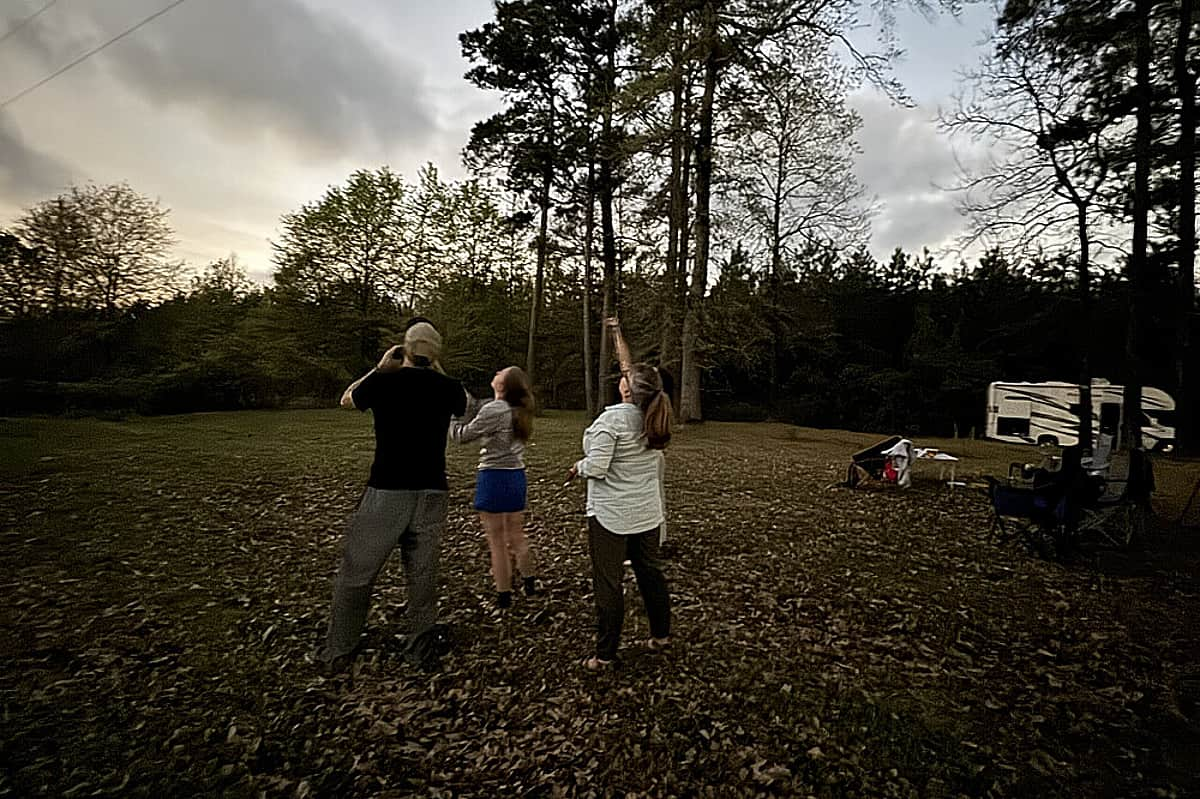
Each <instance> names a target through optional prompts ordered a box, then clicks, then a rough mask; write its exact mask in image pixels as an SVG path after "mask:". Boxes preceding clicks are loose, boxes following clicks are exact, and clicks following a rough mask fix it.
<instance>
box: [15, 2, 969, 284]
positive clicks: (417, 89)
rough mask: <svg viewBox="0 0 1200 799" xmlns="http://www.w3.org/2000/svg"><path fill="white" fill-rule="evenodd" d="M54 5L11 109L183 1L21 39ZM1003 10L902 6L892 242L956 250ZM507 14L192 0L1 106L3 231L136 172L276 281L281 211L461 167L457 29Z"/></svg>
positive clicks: (877, 162)
mask: <svg viewBox="0 0 1200 799" xmlns="http://www.w3.org/2000/svg"><path fill="white" fill-rule="evenodd" d="M46 3H47V0H2V1H0V37H2V38H0V104H3V103H5V102H6V101H8V100H9V98H11V97H13V96H15V95H17V94H18V93H20V92H22V91H23V90H25V89H27V88H28V87H30V86H32V85H33V84H35V83H37V82H38V81H40V80H42V79H43V78H45V77H46V76H48V75H50V74H51V73H53V72H54V71H55V70H56V69H58V68H60V67H62V66H64V65H65V64H68V63H70V62H71V61H72V60H74V59H75V58H77V57H78V56H80V55H82V54H83V53H85V52H87V51H88V50H90V49H91V48H93V47H95V46H96V45H98V44H101V43H103V42H104V41H106V40H108V39H109V38H111V37H113V36H115V35H117V34H118V33H120V32H121V31H124V30H126V29H128V28H130V27H131V26H133V25H134V24H136V23H138V22H140V21H141V20H143V19H145V18H146V17H149V16H150V15H151V14H154V13H155V12H157V11H159V10H161V9H162V8H164V7H165V6H167V4H168V3H167V0H103V2H102V1H101V0H57V1H56V2H54V3H52V4H51V5H50V7H49V8H47V9H46V10H45V11H44V12H43V13H41V14H40V15H39V16H37V18H36V19H34V20H32V21H31V22H29V23H28V24H26V25H24V26H23V27H22V28H21V29H20V30H17V31H15V32H14V33H12V35H8V32H10V31H12V29H13V27H14V26H15V25H17V24H18V23H20V22H21V20H24V19H25V18H27V17H29V16H30V15H31V14H33V13H35V12H37V11H38V10H39V9H41V8H42V7H43V6H45V5H46ZM989 16H990V15H989V13H988V12H987V9H986V8H985V7H971V8H969V9H968V11H967V13H966V14H965V15H964V16H963V17H962V18H961V19H959V20H954V19H950V18H942V19H937V20H934V21H932V22H931V21H928V20H926V19H924V18H922V17H921V16H920V15H917V14H903V15H901V17H900V21H899V26H898V33H899V36H900V43H901V46H903V47H904V48H905V49H906V50H907V51H908V55H907V57H906V59H905V60H904V61H902V62H901V63H900V64H898V66H897V74H898V76H899V77H900V78H901V79H902V80H903V81H904V83H905V85H906V88H907V89H908V90H909V92H910V93H911V95H912V97H913V100H914V101H915V102H916V106H915V107H914V108H901V107H897V106H894V105H893V104H891V103H890V102H889V101H888V99H887V98H885V97H883V96H882V95H880V94H878V93H877V92H874V91H871V90H864V91H862V92H860V93H858V94H856V95H855V97H854V98H852V103H853V106H854V107H855V108H856V109H857V110H858V111H859V113H860V114H861V115H862V117H863V120H864V123H865V124H864V128H863V131H862V133H861V136H860V141H861V144H862V147H863V151H864V152H863V155H862V157H861V159H860V161H859V163H858V174H859V177H860V179H861V180H862V181H863V182H864V184H865V185H866V186H867V188H868V191H869V192H870V193H871V194H872V195H875V196H876V197H877V198H878V200H879V202H880V204H881V205H882V207H883V210H882V213H881V214H880V216H879V217H878V218H877V219H876V221H875V232H874V237H873V241H872V249H873V250H874V251H875V252H876V253H877V255H880V256H883V255H886V253H888V252H889V251H890V250H891V249H892V248H893V247H895V246H902V247H905V248H906V249H917V248H920V247H921V246H923V245H928V246H930V247H931V248H936V247H940V246H943V245H945V244H947V243H949V242H950V241H952V239H953V237H954V235H955V234H956V233H957V232H958V230H959V229H960V227H961V220H960V219H959V218H958V215H957V214H956V212H955V211H954V207H953V200H952V199H951V198H948V197H946V196H944V195H943V194H942V193H941V192H939V191H938V190H937V189H936V188H934V186H935V185H938V184H943V185H944V184H946V183H949V182H950V181H951V180H952V178H953V175H954V158H953V154H952V152H951V148H950V144H949V142H947V141H946V140H945V139H944V138H943V137H942V136H940V135H939V134H938V133H937V131H936V130H935V127H934V124H933V119H934V117H935V116H936V111H937V106H938V105H939V104H945V103H947V102H948V101H949V98H950V95H951V93H952V92H953V90H954V85H955V73H956V71H957V70H959V69H960V68H962V67H964V66H969V65H971V64H973V63H974V62H975V60H976V59H977V53H976V48H975V44H976V43H977V42H978V41H979V40H980V38H981V36H982V34H983V32H984V30H985V29H986V27H987V24H988V18H989ZM490 18H491V1H490V0H439V2H436V3H426V2H424V1H423V0H190V2H184V3H182V4H181V5H179V6H178V7H176V8H173V9H171V10H170V11H168V12H167V13H165V14H163V15H162V16H161V17H159V18H157V19H155V20H153V21H152V22H150V23H148V24H146V25H145V26H144V27H142V28H140V29H139V30H137V31H135V32H134V33H132V34H130V35H129V36H127V37H125V38H123V39H121V40H120V41H118V42H117V43H115V44H113V45H112V46H111V47H108V48H107V49H105V50H104V51H103V52H101V53H99V54H98V55H96V56H94V57H93V58H90V59H88V60H86V61H84V62H82V63H81V64H79V66H77V67H75V68H73V69H71V70H70V71H68V72H65V73H63V74H62V75H61V76H59V77H57V78H54V79H53V80H51V81H49V82H48V83H46V84H45V85H44V86H42V87H40V88H38V89H36V90H35V91H33V92H30V93H29V94H28V95H26V96H24V97H22V98H21V99H19V100H17V101H15V102H12V103H9V104H8V105H7V107H4V108H0V227H3V226H6V225H8V224H9V223H11V222H12V221H13V219H14V218H15V217H16V216H17V215H18V214H19V213H20V210H21V209H22V208H23V207H25V206H27V205H28V204H30V203H32V202H35V201H37V200H40V199H45V198H47V197H52V196H54V195H55V194H57V193H58V192H59V191H61V190H62V189H63V187H64V186H66V185H68V184H69V183H72V182H74V183H83V182H86V181H95V182H99V183H106V182H117V181H127V182H129V183H130V184H131V185H132V186H133V187H134V188H135V189H137V190H138V191H140V192H142V193H144V194H147V195H149V196H152V197H156V198H158V199H159V200H160V201H161V202H162V204H163V205H164V206H166V207H168V208H170V209H171V212H172V214H171V222H172V224H173V225H174V227H175V229H176V231H177V233H178V238H179V246H178V254H179V256H180V257H182V258H185V259H186V260H187V261H188V262H189V263H191V264H193V265H196V266H201V265H203V264H204V263H207V262H209V261H212V260H214V259H216V258H219V257H222V256H223V255H226V254H228V253H229V252H230V251H236V252H237V253H238V255H239V257H240V258H241V259H242V261H243V262H244V263H246V264H247V266H248V268H249V270H250V273H251V276H252V277H255V278H256V279H259V280H264V281H265V280H266V279H267V277H268V275H269V274H270V272H271V264H270V246H269V244H268V239H269V238H271V237H273V236H274V235H276V229H277V224H278V220H279V217H280V215H281V214H283V213H285V212H287V211H289V210H293V209H294V208H296V207H297V206H298V205H299V204H300V203H302V202H306V201H308V200H311V199H314V198H316V197H318V196H320V194H321V192H322V191H323V190H324V188H325V187H326V186H328V185H330V184H333V183H339V182H341V181H342V180H344V178H345V177H346V175H347V174H348V173H349V172H351V171H352V170H354V169H356V168H360V167H363V166H368V167H370V166H376V165H379V164H383V163H388V164H390V165H391V166H392V167H393V168H394V169H395V170H396V171H397V172H399V173H401V174H404V175H406V176H407V177H409V178H410V179H412V178H415V175H416V170H417V169H418V167H419V166H420V165H421V164H423V163H425V162H426V161H432V162H433V163H435V164H436V165H437V166H438V167H439V169H440V170H441V171H442V174H443V175H444V176H447V177H451V178H456V177H462V176H463V171H462V168H461V167H460V165H459V151H460V150H461V149H462V147H463V145H464V144H465V142H466V138H467V133H468V131H469V130H470V127H471V125H472V123H474V122H475V121H476V120H478V119H481V118H484V117H486V116H487V115H488V114H490V113H491V112H492V111H493V110H494V109H495V108H496V107H498V101H497V98H496V97H494V96H491V95H487V94H485V93H483V92H480V91H479V90H477V89H475V88H474V87H472V86H471V85H469V84H468V83H467V82H466V81H464V80H463V79H462V73H463V72H464V71H465V69H466V65H465V63H464V62H463V61H462V59H461V57H460V55H459V48H458V34H459V33H460V32H461V31H464V30H468V29H472V28H476V27H478V26H479V25H481V24H482V23H484V22H486V21H487V20H488V19H490Z"/></svg>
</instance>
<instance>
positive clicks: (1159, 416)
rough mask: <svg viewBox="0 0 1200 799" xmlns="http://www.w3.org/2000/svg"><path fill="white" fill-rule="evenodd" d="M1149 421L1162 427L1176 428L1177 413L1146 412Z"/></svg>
mask: <svg viewBox="0 0 1200 799" xmlns="http://www.w3.org/2000/svg"><path fill="white" fill-rule="evenodd" d="M1144 415H1145V416H1146V418H1147V420H1149V421H1150V422H1151V423H1153V424H1156V425H1161V426H1162V427H1174V426H1175V411H1145V412H1144Z"/></svg>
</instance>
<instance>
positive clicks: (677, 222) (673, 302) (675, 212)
mask: <svg viewBox="0 0 1200 799" xmlns="http://www.w3.org/2000/svg"><path fill="white" fill-rule="evenodd" d="M674 27H675V30H674V33H675V38H674V40H673V41H672V43H671V177H670V184H669V189H670V196H671V207H670V218H669V220H668V221H669V225H668V231H667V263H666V268H665V270H664V281H663V282H664V286H663V288H664V292H663V294H664V296H663V320H662V348H661V349H662V354H661V357H660V358H659V364H660V366H662V367H663V368H664V369H666V370H667V372H669V373H670V374H671V375H673V376H674V375H678V374H679V365H680V359H679V339H680V330H679V323H680V321H681V319H682V317H683V313H682V311H683V308H682V304H681V303H680V302H679V299H680V292H679V291H678V287H679V285H680V283H681V282H682V276H681V275H680V270H682V269H683V268H684V264H683V263H682V262H681V261H680V258H679V251H680V245H681V244H682V241H681V240H682V239H683V238H684V237H685V235H686V234H685V232H684V231H685V229H686V224H685V215H686V202H687V194H686V190H685V188H684V165H683V158H684V143H683V139H684V131H683V16H682V14H680V17H679V19H677V20H676V22H675V26H674ZM673 389H674V391H673V393H674V394H675V396H673V397H671V402H672V404H673V405H676V407H677V406H678V395H679V386H678V384H676V385H674V386H673Z"/></svg>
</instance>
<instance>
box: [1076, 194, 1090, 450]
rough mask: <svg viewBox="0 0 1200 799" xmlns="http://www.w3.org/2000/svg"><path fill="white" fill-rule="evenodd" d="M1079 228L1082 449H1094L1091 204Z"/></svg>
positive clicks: (1079, 209)
mask: <svg viewBox="0 0 1200 799" xmlns="http://www.w3.org/2000/svg"><path fill="white" fill-rule="evenodd" d="M1076 213H1077V216H1076V220H1077V224H1078V228H1079V321H1078V322H1077V323H1076V326H1075V328H1076V329H1075V335H1076V337H1077V344H1076V346H1077V348H1078V352H1079V448H1080V450H1082V451H1083V452H1085V453H1090V452H1091V451H1092V365H1091V357H1090V356H1091V346H1092V335H1093V332H1092V287H1091V261H1090V254H1089V250H1090V248H1091V240H1090V237H1089V236H1088V224H1087V206H1086V205H1084V204H1079V205H1077V206H1076Z"/></svg>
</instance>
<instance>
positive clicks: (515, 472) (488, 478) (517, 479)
mask: <svg viewBox="0 0 1200 799" xmlns="http://www.w3.org/2000/svg"><path fill="white" fill-rule="evenodd" d="M475 510H477V511H482V512H484V513H516V512H517V511H519V510H525V470H524V469H482V470H480V471H479V473H478V477H477V478H476V480H475Z"/></svg>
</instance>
